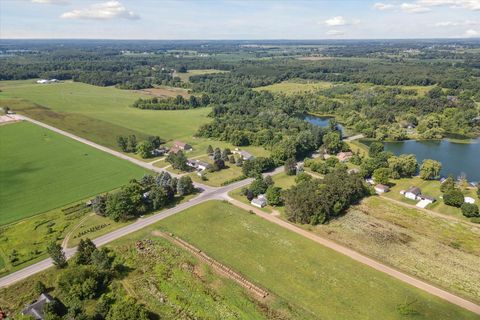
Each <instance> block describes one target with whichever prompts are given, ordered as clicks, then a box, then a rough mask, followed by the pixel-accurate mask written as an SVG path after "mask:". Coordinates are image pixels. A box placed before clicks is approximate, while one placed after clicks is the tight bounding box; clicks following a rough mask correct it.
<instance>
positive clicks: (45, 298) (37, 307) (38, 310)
mask: <svg viewBox="0 0 480 320" xmlns="http://www.w3.org/2000/svg"><path fill="white" fill-rule="evenodd" d="M52 301H53V298H52V297H51V296H50V295H49V294H48V293H42V294H41V295H40V297H39V298H38V299H37V301H36V302H34V303H32V304H31V305H29V306H28V307H26V308H25V309H23V311H22V314H23V315H25V316H32V317H33V318H34V319H36V320H43V319H45V318H44V314H43V307H44V306H45V304H47V303H50V302H52Z"/></svg>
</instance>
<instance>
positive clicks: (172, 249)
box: [0, 229, 295, 319]
mask: <svg viewBox="0 0 480 320" xmlns="http://www.w3.org/2000/svg"><path fill="white" fill-rule="evenodd" d="M151 230H152V229H148V230H142V231H139V232H136V233H134V234H131V235H128V236H126V237H124V238H122V239H119V240H117V241H115V242H114V243H112V244H111V245H109V248H110V249H111V250H113V251H114V253H115V254H116V255H117V259H118V261H119V262H121V263H122V264H123V265H125V268H124V271H123V273H122V276H121V277H120V278H117V279H115V280H114V281H113V283H112V284H111V285H110V286H109V288H108V289H107V291H108V292H109V294H110V295H115V296H116V297H125V296H131V297H133V298H135V299H137V301H138V302H139V303H142V304H144V305H145V306H146V308H147V309H148V310H149V311H152V312H155V313H157V314H158V315H159V318H161V319H178V318H179V315H188V318H190V317H191V318H195V319H200V318H202V319H268V318H271V316H272V315H279V311H278V310H280V307H279V306H278V303H276V301H274V300H272V299H267V300H265V301H261V302H260V301H257V300H255V299H254V298H253V297H252V296H251V295H250V294H249V293H247V292H246V291H245V290H244V289H243V288H241V287H240V286H238V285H237V284H236V283H235V282H233V281H231V280H229V279H227V278H225V277H223V276H219V275H218V274H216V273H215V272H214V271H212V269H211V268H210V267H209V266H208V265H206V264H205V263H203V262H200V261H199V260H198V259H197V258H196V257H194V256H193V255H191V254H190V253H188V252H187V251H184V250H182V249H180V248H178V247H177V246H175V245H173V244H171V243H170V242H169V241H167V240H165V239H163V238H152V236H151V235H150V232H151ZM146 238H150V239H153V241H152V244H151V245H149V248H150V249H151V251H150V252H151V253H153V254H144V253H140V252H139V251H137V250H136V248H135V242H136V241H138V240H144V239H146ZM70 263H71V262H70ZM69 268H74V266H70V267H69ZM62 272H63V270H58V269H55V268H50V269H49V270H47V271H44V272H41V273H39V274H36V275H34V276H32V277H30V278H28V279H26V280H23V281H21V282H19V283H16V284H14V285H12V286H11V287H9V288H6V289H5V288H4V289H0V296H1V299H0V302H1V303H2V307H3V308H4V309H7V310H10V311H13V312H16V313H17V312H20V310H22V309H23V308H24V306H25V304H26V303H30V302H31V301H32V300H34V299H36V298H37V296H36V294H35V290H34V287H35V283H36V281H39V280H40V281H42V282H43V283H44V284H45V285H46V286H47V287H48V288H49V290H50V292H49V293H50V294H51V295H53V296H54V297H57V298H59V299H60V300H61V301H65V300H66V299H67V298H68V297H66V296H64V295H63V294H62V292H60V290H58V289H57V288H56V286H57V282H56V279H57V277H58V276H59V275H60V274H61V273H62ZM97 303H98V300H93V299H92V300H87V301H86V305H87V308H86V312H87V314H86V315H87V316H91V315H92V314H93V310H95V307H96V305H97ZM281 311H282V310H281ZM292 315H295V312H294V311H290V310H288V309H287V308H284V310H283V314H282V316H281V317H279V318H282V319H283V318H293V316H292Z"/></svg>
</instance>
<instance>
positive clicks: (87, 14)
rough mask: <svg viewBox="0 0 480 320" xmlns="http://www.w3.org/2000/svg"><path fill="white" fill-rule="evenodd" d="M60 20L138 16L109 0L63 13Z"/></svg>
mask: <svg viewBox="0 0 480 320" xmlns="http://www.w3.org/2000/svg"><path fill="white" fill-rule="evenodd" d="M60 17H61V18H62V19H95V20H107V19H116V18H123V19H130V20H135V19H139V18H140V16H139V15H138V14H136V13H134V12H133V11H129V10H128V9H127V8H125V7H124V6H123V5H122V4H121V3H120V2H119V1H116V0H111V1H107V2H103V3H97V4H92V5H91V6H89V7H87V8H84V9H75V10H72V11H68V12H65V13H63V14H62V15H61V16H60Z"/></svg>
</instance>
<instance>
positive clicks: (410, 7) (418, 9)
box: [400, 3, 432, 13]
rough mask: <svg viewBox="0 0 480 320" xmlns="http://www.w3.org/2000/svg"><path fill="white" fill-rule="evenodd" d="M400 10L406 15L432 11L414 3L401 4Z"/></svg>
mask: <svg viewBox="0 0 480 320" xmlns="http://www.w3.org/2000/svg"><path fill="white" fill-rule="evenodd" d="M400 8H401V9H402V10H403V11H405V12H408V13H425V12H429V11H432V9H430V8H428V7H424V6H422V5H419V4H416V3H402V5H401V6H400Z"/></svg>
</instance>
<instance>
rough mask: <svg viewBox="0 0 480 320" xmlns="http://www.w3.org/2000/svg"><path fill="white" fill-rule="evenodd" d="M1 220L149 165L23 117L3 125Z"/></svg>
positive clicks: (100, 188)
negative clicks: (34, 123) (24, 120)
mask: <svg viewBox="0 0 480 320" xmlns="http://www.w3.org/2000/svg"><path fill="white" fill-rule="evenodd" d="M0 139H1V143H0V154H1V155H2V156H1V157H0V203H1V204H2V205H1V207H0V219H1V220H0V225H3V224H7V223H10V222H13V221H16V220H19V219H22V218H25V217H29V216H32V215H35V214H37V213H40V212H44V211H47V210H50V209H53V208H56V207H59V206H62V205H64V204H67V203H71V202H73V201H77V200H79V199H83V198H86V197H88V196H93V195H96V194H98V193H100V192H105V191H109V190H112V189H114V188H117V187H119V186H120V185H122V184H124V183H126V182H128V181H129V180H130V179H131V178H140V177H141V176H142V175H143V174H144V173H145V172H146V171H145V170H144V169H141V168H140V167H137V166H135V165H133V164H131V163H129V162H126V161H124V160H120V159H118V158H115V157H114V156H111V155H109V154H106V153H104V152H102V151H99V150H96V149H94V148H91V147H89V146H87V145H84V144H82V143H80V142H77V141H75V140H72V139H70V138H67V137H64V136H62V135H59V134H57V133H54V132H52V131H50V130H47V129H44V128H42V127H39V126H36V125H33V124H30V123H27V122H22V123H16V124H9V125H4V126H1V127H0Z"/></svg>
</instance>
